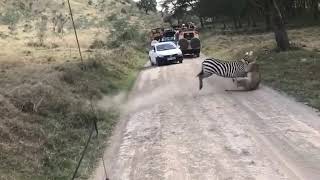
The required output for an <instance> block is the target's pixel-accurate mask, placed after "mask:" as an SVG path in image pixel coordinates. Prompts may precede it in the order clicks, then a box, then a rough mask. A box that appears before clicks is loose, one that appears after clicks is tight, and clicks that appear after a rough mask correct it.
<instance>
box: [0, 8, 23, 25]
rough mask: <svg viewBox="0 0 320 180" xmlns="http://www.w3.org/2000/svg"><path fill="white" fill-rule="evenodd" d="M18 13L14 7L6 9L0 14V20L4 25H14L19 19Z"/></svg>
mask: <svg viewBox="0 0 320 180" xmlns="http://www.w3.org/2000/svg"><path fill="white" fill-rule="evenodd" d="M20 17H21V16H20V13H19V12H18V11H16V10H14V9H8V10H7V11H6V12H5V13H4V14H3V15H1V16H0V22H1V23H3V24H5V25H16V24H17V23H18V22H19V20H20Z"/></svg>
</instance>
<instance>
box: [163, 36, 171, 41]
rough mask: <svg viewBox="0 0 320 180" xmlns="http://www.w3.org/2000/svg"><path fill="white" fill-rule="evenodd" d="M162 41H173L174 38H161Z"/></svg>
mask: <svg viewBox="0 0 320 180" xmlns="http://www.w3.org/2000/svg"><path fill="white" fill-rule="evenodd" d="M162 41H174V37H163V38H162Z"/></svg>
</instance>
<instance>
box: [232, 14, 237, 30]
mask: <svg viewBox="0 0 320 180" xmlns="http://www.w3.org/2000/svg"><path fill="white" fill-rule="evenodd" d="M233 24H234V28H235V29H238V22H237V18H236V17H235V16H233Z"/></svg>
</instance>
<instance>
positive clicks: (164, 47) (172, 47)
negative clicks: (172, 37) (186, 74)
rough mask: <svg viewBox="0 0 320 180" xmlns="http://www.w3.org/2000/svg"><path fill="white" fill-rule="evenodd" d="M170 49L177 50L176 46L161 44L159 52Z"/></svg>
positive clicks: (158, 48)
mask: <svg viewBox="0 0 320 180" xmlns="http://www.w3.org/2000/svg"><path fill="white" fill-rule="evenodd" d="M170 49H176V46H175V45H174V44H160V45H158V46H157V51H165V50H170Z"/></svg>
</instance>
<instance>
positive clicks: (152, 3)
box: [137, 0, 157, 14]
mask: <svg viewBox="0 0 320 180" xmlns="http://www.w3.org/2000/svg"><path fill="white" fill-rule="evenodd" d="M137 6H138V8H139V9H143V10H144V11H145V12H146V14H148V12H149V11H157V1H156V0H140V1H139V2H137Z"/></svg>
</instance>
